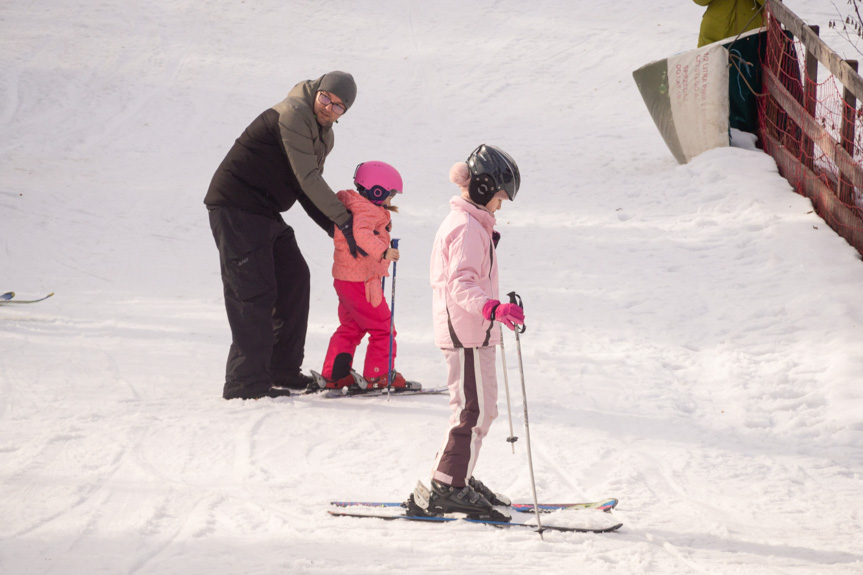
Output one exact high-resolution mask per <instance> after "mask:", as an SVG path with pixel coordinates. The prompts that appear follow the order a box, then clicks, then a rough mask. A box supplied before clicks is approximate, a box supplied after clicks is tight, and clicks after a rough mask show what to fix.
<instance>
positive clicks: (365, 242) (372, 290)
mask: <svg viewBox="0 0 863 575" xmlns="http://www.w3.org/2000/svg"><path fill="white" fill-rule="evenodd" d="M336 195H337V196H338V198H339V200H341V202H342V203H343V204H344V205H345V208H347V209H348V211H350V212H351V213H352V214H353V216H354V223H353V228H354V239H355V240H356V242H357V246H359V247H360V248H362V249H363V250H364V251H365V252H366V253H367V254H368V255H366V256H363V255H357V257H356V258H354V257H353V256H351V253H350V251H349V250H348V242H347V240H346V239H345V236H344V235H343V234H342V232H341V231H339V230H338V228H336V232H335V235H334V236H333V242H334V243H335V253H334V255H333V278H335V279H337V280H343V281H349V282H363V283H365V284H366V301H368V302H369V303H371V304H372V306H373V307H378V306H379V305H380V303H381V301H382V299H383V291H382V290H381V278H382V277H385V276H388V275H389V272H388V270H389V264H390V262H389V260H385V259H383V255H384V254H385V253H386V251H387V248H389V247H390V231H389V230H390V212H389V211H388V210H387V209H386V208H384V207H383V206H377V205H375V204H373V203H371V202H370V201H368V200H367V199H366V198H364V197H362V196H361V195H359V194H358V193H357V192H355V191H353V190H342V191H340V192H339V193H338V194H336Z"/></svg>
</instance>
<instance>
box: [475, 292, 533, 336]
mask: <svg viewBox="0 0 863 575" xmlns="http://www.w3.org/2000/svg"><path fill="white" fill-rule="evenodd" d="M482 316H483V317H484V318H485V319H487V320H489V321H493V320H497V321H499V322H500V323H502V324H503V325H505V326H506V327H508V328H509V329H511V330H513V331H515V325H516V324H518V325H523V324H524V310H523V309H521V308H520V307H518V306H517V305H516V304H514V303H500V302H499V301H498V300H496V299H490V300H488V301H487V302H485V305H484V306H482Z"/></svg>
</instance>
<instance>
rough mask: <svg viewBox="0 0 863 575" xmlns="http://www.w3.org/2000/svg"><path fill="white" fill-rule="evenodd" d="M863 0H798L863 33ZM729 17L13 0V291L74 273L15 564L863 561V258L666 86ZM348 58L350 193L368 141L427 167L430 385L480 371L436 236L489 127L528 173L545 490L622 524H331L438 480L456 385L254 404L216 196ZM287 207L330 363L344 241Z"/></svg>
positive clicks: (800, 8)
mask: <svg viewBox="0 0 863 575" xmlns="http://www.w3.org/2000/svg"><path fill="white" fill-rule="evenodd" d="M835 4H842V6H839V8H844V3H834V5H831V4H829V3H825V2H823V1H822V0H794V1H789V2H788V5H789V6H790V7H791V8H792V10H794V11H795V12H796V13H797V14H798V15H800V16H801V17H802V18H804V19H805V20H806V21H807V22H809V23H812V24H820V25H821V29H822V30H823V31H824V32H823V33H822V35H823V36H824V37H825V38H827V39H828V41H830V42H831V44H835V45H837V47H838V45H839V43H840V40H841V38H838V37H837V36H836V35H835V33H834V32H832V31H830V30H828V21H829V19H830V18H833V17H835V16H836V12H837V7H836V5H835ZM702 13H703V8H700V7H698V6H696V5H695V4H694V3H691V2H679V1H677V0H657V1H651V2H645V1H644V0H622V1H619V2H614V3H610V4H607V5H606V4H598V3H595V2H572V1H570V0H540V1H538V2H528V3H525V2H516V1H514V0H499V1H495V2H492V1H486V0H481V1H477V2H455V1H453V0H444V1H439V2H438V1H436V2H419V1H409V2H400V1H395V0H375V1H371V0H370V1H368V2H347V1H333V2H311V1H297V2H284V1H276V0H260V1H254V2H252V1H244V0H242V1H237V0H214V1H212V2H205V3H200V2H189V1H186V0H171V1H166V0H151V1H149V2H120V1H117V0H107V1H95V0H69V1H66V2H56V1H54V2H49V1H47V0H34V1H32V2H6V3H5V4H4V5H3V6H2V8H0V292H3V291H10V290H12V291H16V292H17V294H18V296H17V297H19V298H23V299H31V298H35V297H40V296H42V295H45V294H47V293H49V292H52V291H54V292H56V295H55V296H54V297H52V298H50V299H49V300H46V301H44V302H41V303H38V304H33V305H29V306H17V307H16V306H5V307H0V346H2V348H0V493H2V495H0V518H2V519H0V573H3V574H9V575H19V574H28V575H29V574H41V573H45V574H49V573H50V574H98V573H106V574H108V573H110V574H116V573H128V574H157V573H158V574H165V573H182V574H206V575H212V574H233V573H352V574H365V573H368V574H371V573H375V574H380V573H384V574H385V573H470V572H477V573H573V572H577V573H591V574H593V573H597V574H599V573H602V574H611V573H620V574H629V573H655V574H663V575H664V574H669V573H710V574H711V575H716V574H730V573H767V574H791V573H794V574H801V575H803V574H812V573H817V574H822V573H823V574H840V573H841V574H850V573H861V572H863V547H861V544H860V540H861V539H860V532H861V527H863V497H861V492H863V480H861V479H863V477H861V474H863V418H861V411H863V389H861V386H860V382H861V380H863V330H861V322H863V308H861V301H863V299H861V286H863V263H861V259H860V257H859V255H858V254H857V252H856V251H855V250H854V249H853V248H851V247H850V246H849V245H847V244H846V242H845V241H844V240H842V239H841V238H840V237H838V236H837V235H836V234H835V233H834V232H833V231H832V230H830V229H829V228H828V226H827V225H825V223H824V222H823V221H822V220H821V219H819V217H818V216H817V215H816V214H814V213H813V212H812V207H811V204H810V202H809V201H808V200H806V199H805V198H803V197H801V196H799V195H796V194H794V193H793V191H792V190H791V188H790V186H789V184H788V183H787V182H786V181H785V180H784V179H783V178H782V177H780V175H779V174H778V172H777V169H776V165H775V163H774V162H773V160H772V159H771V158H770V157H768V156H767V155H765V154H763V153H762V152H760V151H759V150H757V149H754V148H753V147H752V146H751V145H750V146H742V147H740V146H737V147H728V148H722V149H716V150H712V151H709V152H706V153H704V154H702V155H701V156H699V157H697V158H696V159H695V160H693V161H692V162H691V163H689V164H687V165H683V166H681V165H678V164H677V163H676V162H675V161H674V159H673V158H672V156H671V154H670V153H669V152H668V150H667V149H666V147H665V145H664V144H663V142H662V140H661V138H660V136H659V133H658V132H657V130H656V128H655V126H654V125H653V122H652V120H651V119H650V117H649V115H648V113H647V111H646V108H645V106H644V104H643V102H642V100H641V98H640V96H639V94H638V91H637V89H636V87H635V85H634V83H633V81H632V77H631V72H632V70H634V69H636V68H638V67H640V66H642V65H643V64H645V63H647V62H649V61H652V60H657V59H661V58H665V57H667V56H670V55H672V54H674V53H677V52H680V51H684V50H688V49H691V48H693V47H694V46H695V43H696V39H697V36H698V27H699V24H700V20H701V15H702ZM831 33H832V34H833V35H832V36H831ZM834 41H835V42H834ZM846 55H848V57H853V55H854V54H853V53H850V54H846ZM334 69H339V70H346V71H349V72H351V73H352V74H353V75H354V76H355V78H356V79H357V83H358V85H359V94H358V97H357V101H356V104H355V105H354V106H353V107H352V108H351V110H350V111H349V112H348V114H347V115H346V116H345V117H344V118H343V120H342V121H341V122H339V124H338V125H337V126H336V127H335V133H336V147H335V149H334V151H333V153H332V154H331V155H330V158H329V159H328V161H327V164H326V172H325V177H326V179H327V181H328V182H329V183H330V184H331V186H332V187H333V188H335V189H344V188H349V187H351V178H352V175H353V168H354V166H355V165H356V164H357V163H359V162H362V161H366V160H382V161H386V162H389V163H391V164H392V165H394V166H396V167H397V168H398V170H399V171H400V172H401V174H402V176H403V177H404V181H405V192H404V194H403V195H401V196H399V197H398V198H397V199H398V201H397V202H396V203H397V204H398V205H399V207H400V208H401V211H400V212H399V213H398V214H397V215H395V217H394V225H395V227H394V232H393V234H394V236H395V237H399V238H400V239H401V244H400V249H401V256H402V257H401V260H400V261H399V262H398V269H397V298H396V301H397V305H396V323H397V326H398V332H399V344H400V348H399V352H400V353H399V359H398V361H397V368H398V369H399V370H400V371H402V372H403V373H404V374H405V375H406V376H407V377H408V378H409V379H415V380H419V381H422V382H423V383H424V384H425V385H426V386H439V385H442V384H443V382H444V378H445V366H444V361H443V357H442V355H441V353H440V351H439V350H437V349H436V348H435V346H434V343H433V341H432V336H431V333H430V332H431V311H430V302H431V295H430V289H429V285H428V257H429V253H430V249H431V241H432V238H433V236H434V232H435V230H436V228H437V226H438V224H439V222H440V221H441V220H442V219H443V217H444V215H445V214H446V212H447V209H448V199H449V197H450V196H451V195H453V194H454V193H455V191H456V190H455V188H454V186H453V185H452V184H451V183H450V182H449V181H448V172H449V169H450V166H451V165H452V164H453V163H454V162H456V161H460V160H463V159H465V158H466V157H467V155H468V154H469V153H470V151H471V150H472V149H473V148H474V147H475V146H476V145H478V144H479V143H482V142H487V143H491V144H495V145H498V146H501V147H502V148H503V149H505V150H506V151H508V152H509V153H510V154H512V156H513V157H514V158H516V160H517V161H518V163H519V166H520V168H521V173H522V188H521V190H520V192H519V194H518V197H517V198H516V201H515V202H513V203H511V204H510V203H506V204H505V205H504V208H503V210H502V211H501V212H500V214H499V217H498V229H499V230H500V232H501V234H502V240H501V243H500V246H499V251H498V255H499V261H500V265H501V290H502V292H504V293H506V292H508V291H511V290H515V291H517V292H518V293H519V294H520V295H521V296H522V297H523V299H524V304H525V313H526V317H527V331H526V332H525V333H524V334H523V335H522V336H521V351H522V354H523V360H524V362H523V363H524V381H525V387H526V390H527V400H528V410H529V421H530V432H531V442H532V451H533V464H534V471H535V476H536V490H537V494H538V496H539V499H540V500H541V501H547V502H552V501H553V502H559V501H589V500H595V499H599V498H603V497H609V496H613V497H618V498H620V500H621V503H620V505H619V507H618V509H617V510H615V512H614V514H613V518H614V519H615V520H617V521H620V522H622V523H623V524H624V526H623V528H622V529H621V530H620V531H619V532H617V533H613V534H604V535H596V534H569V533H546V534H545V535H544V538H543V539H540V537H539V536H538V535H537V534H535V533H532V532H531V531H530V530H516V529H513V530H498V529H494V528H490V527H485V526H481V525H470V524H464V523H460V524H448V525H426V524H413V523H403V522H384V521H379V520H371V519H355V520H354V519H345V518H335V517H330V516H329V515H328V514H327V509H328V503H329V501H331V500H333V499H364V500H390V501H393V500H395V501H398V500H402V499H404V498H405V497H406V496H407V494H408V493H409V492H410V491H411V489H412V488H413V486H414V484H415V483H416V481H417V479H422V480H424V481H426V482H427V481H428V476H429V472H430V469H431V465H432V462H433V458H434V455H435V453H436V451H437V448H438V447H439V445H440V443H441V441H442V439H443V433H444V430H445V428H446V422H447V417H448V413H449V411H448V405H447V399H446V397H445V396H432V397H404V398H395V399H390V400H387V399H385V398H377V399H347V400H327V399H323V398H320V397H292V398H279V399H264V400H259V401H245V402H243V401H225V400H223V399H222V398H221V392H222V384H223V382H224V379H223V377H224V363H225V357H226V354H227V349H228V345H229V343H230V333H229V329H228V324H227V320H226V316H225V311H224V307H223V301H222V296H221V293H222V286H221V282H220V278H219V266H218V256H217V252H216V249H215V246H214V243H213V239H212V236H211V232H210V229H209V226H208V222H207V217H206V210H205V208H204V206H203V204H202V200H203V197H204V193H205V191H206V189H207V186H208V184H209V180H210V177H211V176H212V174H213V172H214V170H215V168H216V166H217V165H218V164H219V162H220V161H221V159H222V158H223V157H224V155H225V153H226V152H227V150H228V149H229V148H230V146H231V144H232V143H233V140H234V139H235V138H236V137H237V136H238V135H239V134H240V133H241V132H242V130H243V129H244V128H245V127H246V126H247V125H248V124H249V123H250V122H251V121H252V120H253V119H254V118H255V116H257V115H258V114H259V113H260V112H261V111H263V110H264V109H266V108H267V107H269V106H271V105H273V104H275V103H276V102H278V101H280V100H281V99H282V98H283V97H284V96H285V95H286V94H287V92H288V90H289V89H290V88H291V87H292V86H293V85H294V84H295V83H296V82H298V81H301V80H305V79H310V78H316V77H318V76H320V75H321V74H323V73H325V72H327V71H330V70H334ZM285 219H286V221H287V222H288V223H289V224H290V225H291V226H293V227H294V228H295V229H296V230H297V234H298V237H299V242H300V245H301V248H302V250H303V252H304V254H305V256H306V258H307V260H308V262H309V265H310V267H311V270H312V290H313V295H312V309H311V317H310V328H309V334H308V342H307V347H306V361H305V364H304V369H305V370H306V371H308V370H309V369H315V370H317V369H319V368H320V366H321V364H322V362H323V355H324V352H325V349H326V344H327V341H328V338H329V336H330V334H331V333H332V331H333V329H334V328H335V326H336V322H337V318H336V298H335V293H334V290H333V288H332V285H331V276H330V266H331V257H332V244H331V240H330V239H329V238H328V237H327V236H326V235H325V234H324V233H323V232H322V231H321V230H320V229H319V228H317V227H316V226H315V225H314V224H313V223H312V221H311V220H310V219H309V218H308V217H307V216H306V215H305V213H304V212H303V211H302V210H301V209H299V207H296V208H295V209H292V210H291V211H289V212H287V213H286V214H285ZM390 286H391V284H390V283H389V282H388V283H387V288H386V291H387V296H388V298H389V296H390ZM505 336H506V338H507V339H506V346H507V348H506V351H507V360H508V362H509V369H508V379H509V387H510V395H511V402H512V417H513V425H514V427H515V433H516V435H518V436H519V437H520V439H519V441H517V442H516V443H515V453H514V454H513V452H512V447H511V444H510V443H508V442H507V441H506V438H507V437H508V436H509V425H508V422H507V419H508V418H507V405H506V400H505V397H506V396H505V393H504V392H503V378H502V377H500V378H499V379H500V381H501V399H500V402H499V408H500V412H501V416H500V418H499V419H498V420H497V421H496V422H495V424H494V425H493V426H492V430H491V433H490V435H489V436H488V438H487V439H486V441H485V445H484V447H483V450H482V453H481V455H480V458H479V462H478V465H477V468H476V475H477V476H478V477H479V478H480V479H482V480H483V481H484V482H485V483H487V484H489V485H491V486H492V487H493V488H495V489H496V490H498V491H501V492H503V493H506V494H508V495H509V496H511V497H512V498H513V499H515V500H520V501H529V500H530V499H531V483H530V474H529V469H528V465H527V454H526V449H525V448H526V442H525V435H524V430H523V408H522V405H523V400H522V393H521V379H520V376H519V370H518V361H517V354H516V347H515V340H514V338H513V336H512V334H511V333H510V332H506V334H505ZM583 519H584V520H585V521H595V520H596V517H594V516H592V515H591V516H584V517H583ZM575 520H576V519H575V518H572V517H568V518H562V519H561V521H562V522H564V523H567V524H569V523H570V522H572V521H575ZM549 521H551V519H549Z"/></svg>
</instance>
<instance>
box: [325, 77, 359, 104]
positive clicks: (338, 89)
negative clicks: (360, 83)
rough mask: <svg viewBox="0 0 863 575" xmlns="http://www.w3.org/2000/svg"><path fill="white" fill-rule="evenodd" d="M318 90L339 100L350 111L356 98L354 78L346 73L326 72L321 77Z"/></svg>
mask: <svg viewBox="0 0 863 575" xmlns="http://www.w3.org/2000/svg"><path fill="white" fill-rule="evenodd" d="M318 90H321V91H323V92H330V93H331V94H335V95H336V96H338V97H339V98H341V100H342V102H344V103H345V109H346V110H348V109H350V107H351V105H352V104H353V103H354V100H356V98H357V84H356V82H354V77H353V76H351V75H350V74H348V73H347V72H338V71H335V72H328V73H326V74H324V75H323V76H321V83H320V85H319V86H318Z"/></svg>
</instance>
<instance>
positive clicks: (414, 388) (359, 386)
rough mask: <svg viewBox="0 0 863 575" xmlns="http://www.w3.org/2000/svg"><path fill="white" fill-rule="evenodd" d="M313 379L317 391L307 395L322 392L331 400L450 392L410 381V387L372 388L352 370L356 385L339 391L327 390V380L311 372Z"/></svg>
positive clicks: (310, 391)
mask: <svg viewBox="0 0 863 575" xmlns="http://www.w3.org/2000/svg"><path fill="white" fill-rule="evenodd" d="M311 374H312V378H313V379H314V380H315V386H316V387H317V389H314V388H310V389H309V390H308V391H307V393H317V392H321V393H322V395H323V397H326V398H329V399H337V398H343V397H380V396H381V395H387V394H389V395H440V394H443V393H447V392H448V391H449V390H448V389H447V388H446V387H438V388H432V389H423V386H422V384H421V383H419V382H416V381H408V382H407V384H408V387H391V388H389V389H387V388H385V387H378V388H376V387H371V386H370V385H369V382H368V381H367V380H366V379H365V378H364V377H363V376H362V375H360V374H359V373H357V372H356V371H354V370H351V375H352V376H353V378H354V383H353V384H351V385H349V386H347V387H342V388H339V389H333V388H327V387H326V385H327V380H326V379H324V376H322V375H321V374H320V373H318V372H316V371H314V370H311Z"/></svg>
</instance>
